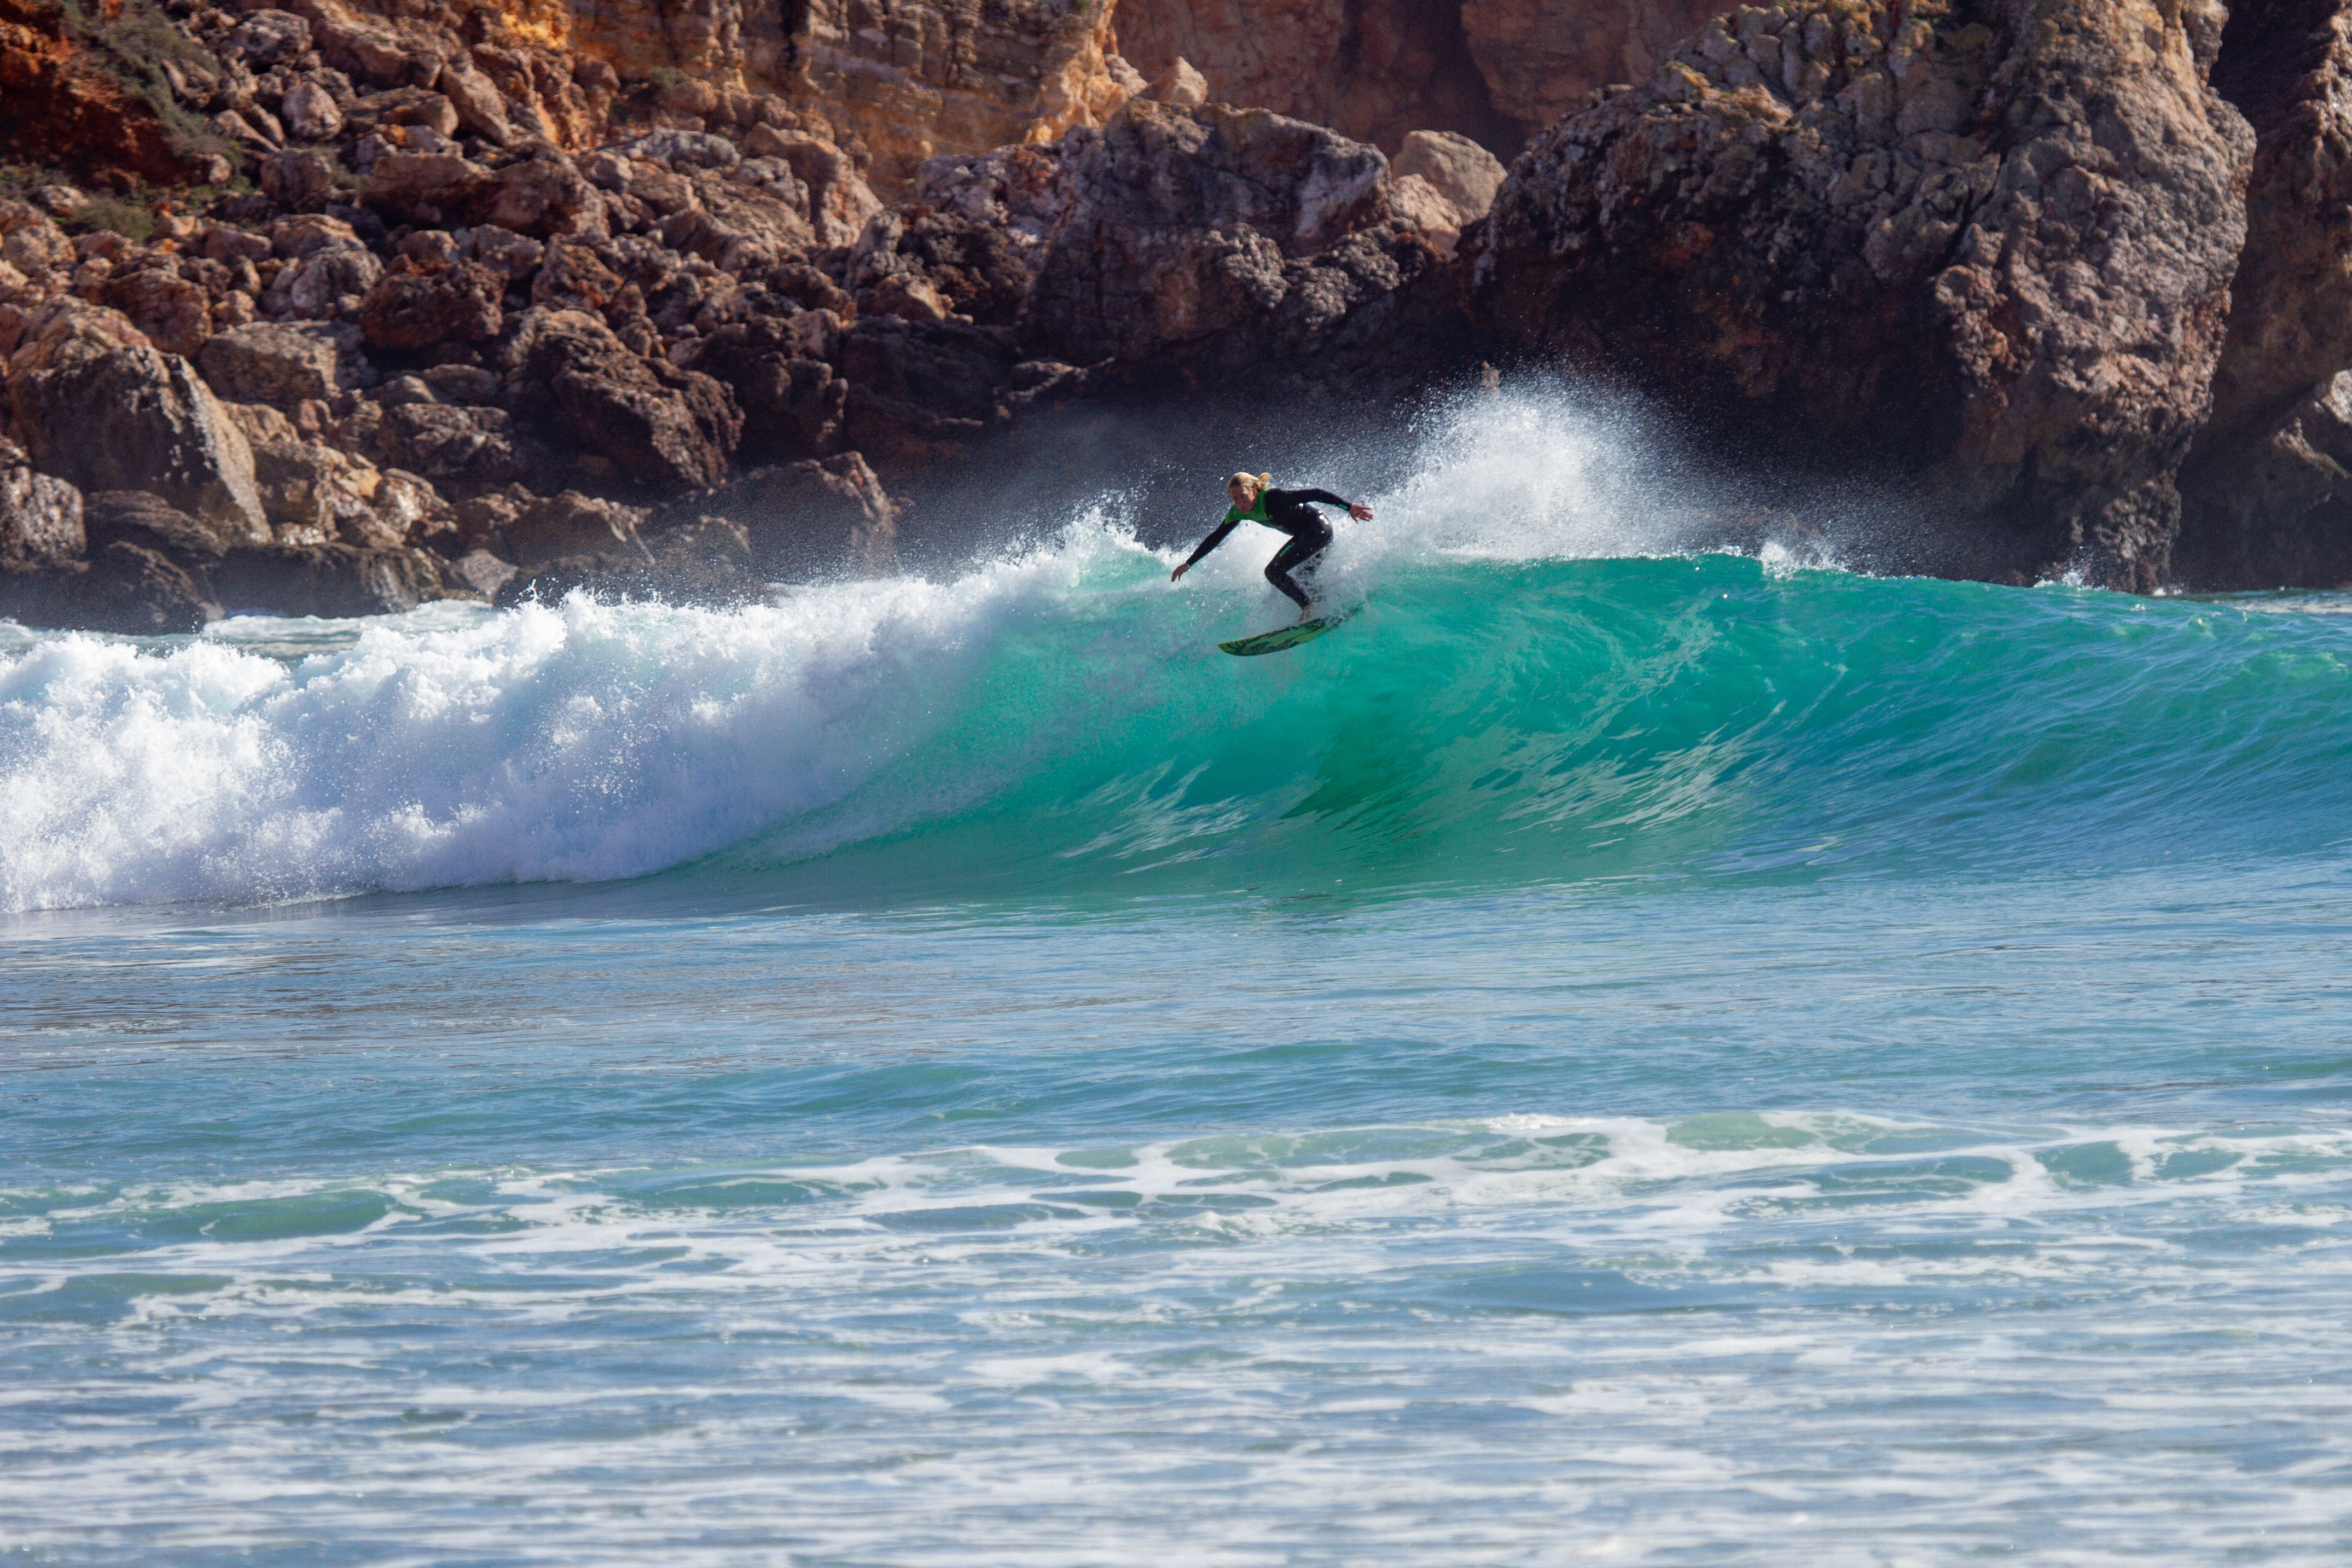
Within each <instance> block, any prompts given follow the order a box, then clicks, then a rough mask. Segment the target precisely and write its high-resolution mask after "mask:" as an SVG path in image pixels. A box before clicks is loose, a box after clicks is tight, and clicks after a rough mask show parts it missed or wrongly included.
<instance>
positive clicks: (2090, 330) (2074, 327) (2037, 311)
mask: <svg viewBox="0 0 2352 1568" xmlns="http://www.w3.org/2000/svg"><path fill="white" fill-rule="evenodd" d="M2220 41H2221V14H2220V11H2219V8H2218V6H2214V5H2202V4H2194V3H2191V4H2182V5H2168V6H2166V7H2163V8H2160V9H2155V8H2139V7H2117V6H2115V5H2112V4H2110V3H2109V0H2042V3H2039V4H2032V5H2029V4H2026V3H2025V0H1933V3H1929V0H1920V3H1916V4H1910V5H1899V6H1898V5H1894V4H1891V3H1889V0H1781V3H1780V4H1777V5H1770V6H1768V7H1763V8H1750V9H1747V10H1743V11H1742V12H1740V13H1739V15H1738V18H1737V20H1736V21H1735V22H1734V23H1731V24H1728V25H1727V24H1723V23H1717V24H1713V25H1711V26H1710V27H1709V29H1708V30H1707V31H1706V32H1705V33H1703V34H1701V35H1700V36H1699V37H1697V38H1696V39H1695V40H1693V41H1692V42H1691V44H1689V45H1688V46H1687V47H1685V48H1684V49H1683V50H1681V51H1680V52H1679V53H1678V54H1677V55H1676V56H1675V58H1674V59H1673V60H1672V61H1670V62H1669V63H1668V64H1667V65H1665V66H1664V68H1662V69H1661V70H1660V71H1659V72H1658V73H1657V74H1656V75H1655V76H1654V77H1653V78H1652V79H1650V80H1649V81H1648V82H1647V83H1646V84H1645V85H1643V87H1641V88H1639V89H1635V90H1632V91H1629V92H1626V93H1624V94H1622V95H1620V96H1618V97H1615V98H1613V99H1611V100H1609V101H1608V102H1606V103H1604V104H1602V105H1601V106H1600V107H1598V108H1595V109H1592V110H1587V111H1585V112H1584V113H1581V114H1579V115H1575V116H1572V117H1570V119H1568V120H1567V121H1563V122H1562V123H1561V124H1560V125H1559V127H1558V128H1557V129H1556V130H1554V131H1553V132H1550V133H1549V134H1548V135H1546V136H1545V137H1543V138H1542V139H1540V140H1539V141H1538V142H1537V143H1536V145H1535V146H1534V147H1533V148H1532V149H1531V150H1530V151H1529V153H1528V156H1527V157H1526V158H1525V159H1523V160H1522V161H1521V162H1520V163H1518V164H1517V165H1516V166H1515V167H1514V170H1513V173H1512V176H1511V179H1510V182H1509V183H1508V184H1507V185H1506V186H1505V187H1504V190H1503V192H1502V195H1501V196H1500V198H1499V199H1498V201H1497V203H1496V209H1495V214H1494V216H1493V217H1492V218H1491V219H1490V220H1489V227H1488V230H1487V232H1486V238H1485V244H1484V247H1483V249H1482V252H1481V254H1480V255H1479V257H1478V258H1477V261H1476V271H1475V288H1476V299H1477V301H1478V304H1479V306H1480V308H1481V310H1482V311H1483V312H1484V315H1485V318H1486V321H1488V322H1489V323H1491V325H1492V326H1493V328H1494V329H1495V330H1496V331H1498V332H1499V333H1500V334H1502V335H1503V336H1504V337H1505V338H1506V339H1507V340H1508V341H1509V342H1512V343H1513V344H1515V345H1516V346H1517V347H1518V348H1519V349H1521V350H1522V351H1524V352H1528V353H1538V354H1542V355H1546V356H1549V357H1551V358H1553V359H1555V360H1556V361H1558V362H1559V363H1566V364H1569V365H1571V366H1578V367H1581V368H1584V369H1587V370H1607V371H1611V372H1613V373H1615V374H1622V375H1624V376H1626V377H1628V378H1629V379H1631V380H1633V382H1635V383H1636V384H1640V385H1643V386H1645V387H1648V388H1651V389H1653V390H1655V391H1657V392H1659V393H1661V394H1663V395H1665V396H1667V397H1669V398H1671V399H1673V400H1674V401H1675V403H1676V405H1678V406H1680V407H1683V408H1685V409H1687V410H1690V411H1692V412H1693V413H1695V414H1696V415H1698V416H1700V417H1702V418H1703V419H1705V420H1707V421H1709V422H1711V423H1713V424H1714V425H1715V426H1717V427H1718V428H1720V429H1722V430H1724V431H1726V432H1728V433H1731V434H1733V435H1734V436H1736V437H1737V438H1738V439H1740V440H1742V441H1743V442H1745V443H1748V444H1749V446H1750V447H1751V449H1753V450H1755V451H1758V452H1777V453H1780V454H1781V455H1782V456H1783V457H1784V458H1790V459H1795V460H1801V459H1803V458H1807V457H1809V456H1810V457H1814V458H1819V459H1821V460H1823V461H1829V462H1837V463H1841V464H1843V465H1844V466H1845V468H1846V469H1847V471H1849V472H1852V471H1853V470H1854V469H1856V468H1859V469H1861V470H1862V471H1865V472H1869V473H1872V474H1873V475H1874V477H1877V478H1882V479H1895V480H1901V481H1904V482H1906V483H1909V484H1911V485H1913V486H1914V487H1916V491H1917V493H1918V495H1919V496H1920V498H1921V501H1922V504H1923V505H1924V506H1926V507H1927V508H1929V509H1931V510H1933V511H1935V512H1937V513H1939V514H1941V515H1942V516H1943V517H1945V518H1946V519H1947V520H1948V521H1949V524H1950V526H1949V529H1948V534H1949V537H1950V540H1951V542H1952V544H1953V546H1954V548H1953V549H1952V550H1950V551H1949V552H1944V553H1941V554H1939V555H1937V558H1936V560H1935V562H1933V563H1937V564H1941V565H1943V566H1945V567H1947V568H1948V569H1954V570H1967V571H1976V572H1997V571H2001V570H2022V571H2035V570H2039V569H2042V568H2043V567H2046V566H2048V565H2050V564H2052V563H2061V564H2079V565H2081V566H2082V567H2084V569H2085V570H2086V571H2088V572H2089V573H2091V574H2093V576H2094V577H2095V580H2098V581H2101V582H2105V583H2112V584H2118V585H2129V586H2137V587H2142V588H2146V587H2152V586H2154V585H2155V584H2157V583H2158V582H2160V581H2162V580H2163V578H2164V576H2165V574H2166V573H2167V570H2168V552H2169V550H2170V548H2171V545H2172V542H2173V539H2174V536H2175V533H2176V531H2177V529H2178V526H2179V494H2178V492H2177V490H2176V489H2175V488H2174V476H2175V475H2176V473H2177V472H2178V470H2179V465H2180V462H2181V460H2182V458H2184V456H2185V455H2186V454H2187V451H2188V448H2189V443H2190V441H2191V440H2192V439H2193V438H2194V437H2195V435H2196V433H2197V431H2198V428H2199V426H2200V425H2201V424H2202V423H2203V420H2204V418H2205V416H2206V412H2207V409H2208V406H2209V400H2208V395H2207V387H2208V384H2209V381H2210V376H2211V374H2212V369H2213V365H2214V363H2215V361H2216V359H2217V357H2218V355H2219V353H2220V350H2221V337H2222V331H2223V324H2224V316H2223V312H2224V310H2226V308H2227V301H2228V298H2229V284H2230V278H2231V273H2232V271H2233V270H2234V269H2235V268H2236V265H2237V258H2238V252H2239V248H2240V244H2241V241H2242V237H2243V234H2244V221H2245V220H2244V205H2243V193H2244V189H2245V179H2246V173H2247V169H2248V165H2249V163H2250V162H2251V158H2252V151H2253V147H2252V142H2253V138H2252V134H2251V132H2248V130H2247V129H2246V126H2245V123H2244V121H2242V119H2241V118H2240V117H2239V115H2238V114H2237V113H2236V111H2235V110H2232V109H2231V108H2230V107H2229V105H2228V104H2227V103H2225V102H2224V101H2222V100H2221V98H2220V97H2219V95H2217V94H2216V93H2215V92H2213V90H2212V89H2211V88H2210V86H2209V85H2208V83H2207V80H2206V73H2207V71H2208V69H2209V68H2210V65H2211V62H2212V60H2213V58H2214V51H2215V49H2216V48H2217V47H2218V46H2219V44H2220ZM1800 432H1801V436H1798V437H1792V433H1800Z"/></svg>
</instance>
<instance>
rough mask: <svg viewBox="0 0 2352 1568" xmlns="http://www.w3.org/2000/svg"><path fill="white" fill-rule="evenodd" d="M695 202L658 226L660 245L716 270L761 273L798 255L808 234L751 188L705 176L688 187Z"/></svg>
mask: <svg viewBox="0 0 2352 1568" xmlns="http://www.w3.org/2000/svg"><path fill="white" fill-rule="evenodd" d="M694 190H695V200H694V202H693V204H692V205H689V206H688V207H687V208H686V209H684V210H683V211H681V212H679V213H678V214H677V216H673V217H671V218H669V219H668V220H667V221H666V222H665V223H663V225H662V226H661V238H662V243H663V244H664V245H666V246H667V247H669V248H671V249H672V250H676V251H679V252H681V253H684V254H686V255H690V256H699V257H701V258H703V259H705V260H707V261H709V262H712V263H715V264H716V265H717V266H718V268H719V270H720V271H722V272H728V273H744V272H750V271H754V270H759V269H763V268H767V267H770V266H772V265H773V264H774V263H776V262H778V261H781V260H782V259H784V258H787V257H790V256H793V255H796V254H797V253H799V252H801V251H803V250H805V249H807V248H808V247H809V246H810V245H811V244H812V243H814V231H813V230H812V229H811V228H810V227H809V226H808V223H807V222H806V221H805V220H804V219H803V217H802V216H801V214H800V213H799V212H798V211H797V210H795V209H794V208H793V206H792V205H789V204H787V203H785V202H783V201H780V200H778V199H777V198H776V197H774V196H772V195H768V194H766V193H765V192H764V191H761V190H760V189H758V188H756V187H752V186H746V185H741V184H730V182H728V181H725V180H720V179H714V178H712V177H710V176H709V175H704V176H702V177H701V178H699V179H698V181H697V182H695V184H694Z"/></svg>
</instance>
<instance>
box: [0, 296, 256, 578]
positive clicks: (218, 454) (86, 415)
mask: <svg viewBox="0 0 2352 1568" xmlns="http://www.w3.org/2000/svg"><path fill="white" fill-rule="evenodd" d="M72 319H73V318H71V317H70V316H68V317H65V318H61V321H60V324H64V323H65V322H69V321H71V320H72ZM8 395H9V401H10V405H11V410H12V417H11V421H10V426H9V428H10V432H11V434H12V435H14V437H16V440H17V441H19V442H20V443H22V444H23V446H24V447H25V449H26V452H27V453H28V454H29V455H30V456H31V458H32V460H33V463H34V465H35V466H36V467H37V468H40V469H41V470H42V471H43V472H45V473H48V474H53V475H55V476H56V477H58V478H59V479H64V480H66V481H67V482H68V483H70V484H72V485H74V486H76V487H77V488H79V489H82V490H85V491H88V490H125V489H145V490H150V491H152V492H153V493H154V494H156V495H158V496H161V497H163V499H165V500H168V501H170V502H171V503H172V504H173V505H174V506H177V507H179V508H180V509H182V510H184V511H187V512H189V513H191V514H193V515H194V516H195V517H197V518H199V519H201V520H202V521H204V522H205V524H206V525H207V526H209V527H211V528H212V529H214V530H215V531H216V532H218V533H219V535H220V536H221V538H222V540H223V541H224V542H228V543H260V542H268V539H269V523H268V519H267V518H265V517H264V515H263V513H262V508H261V498H260V495H259V494H258V493H257V491H256V490H255V489H254V482H253V452H252V449H251V448H250V447H248V446H247V444H246V440H245V437H244V436H243V435H242V434H240V433H239V432H238V430H237V428H236V426H235V425H234V424H232V423H231V422H230V421H229V419H228V417H227V416H226V415H225V414H224V413H223V412H222V410H221V405H220V404H219V403H218V401H217V400H215V398H214V396H213V395H212V391H211V389H210V388H209V387H207V386H206V385H205V384H204V382H203V381H202V380H201V379H200V378H199V377H198V376H197V374H196V372H195V367H194V365H191V364H190V363H188V362H187V361H186V360H184V359H183V358H181V357H180V356H178V355H177V354H164V353H157V352H156V351H155V350H154V349H152V348H149V347H145V346H135V347H124V346H110V344H109V343H108V342H106V340H105V339H104V338H102V337H100V336H98V335H96V334H95V333H71V332H68V333H65V334H63V335H61V336H60V337H58V338H55V339H51V340H49V341H44V342H37V343H35V344H34V345H33V346H32V347H29V348H23V349H19V350H18V351H17V354H16V359H15V361H14V362H12V363H11V367H10V371H9V376H8Z"/></svg>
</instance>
